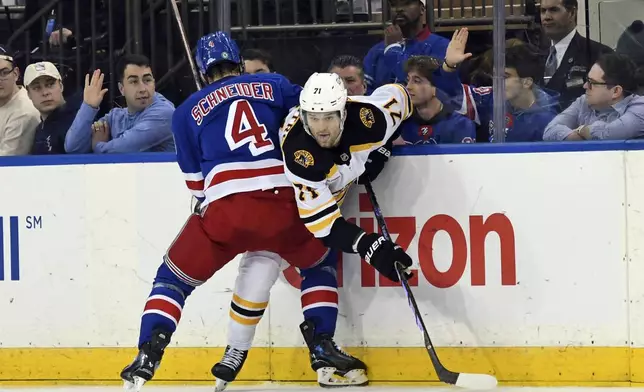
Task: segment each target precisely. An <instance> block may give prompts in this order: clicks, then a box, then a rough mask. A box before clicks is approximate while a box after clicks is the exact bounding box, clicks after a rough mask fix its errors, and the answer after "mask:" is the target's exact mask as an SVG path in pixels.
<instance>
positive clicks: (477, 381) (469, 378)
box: [364, 180, 498, 389]
mask: <svg viewBox="0 0 644 392" xmlns="http://www.w3.org/2000/svg"><path fill="white" fill-rule="evenodd" d="M364 187H365V189H366V190H367V194H368V195H369V200H370V201H371V205H372V206H373V213H374V215H375V216H376V220H377V221H378V225H379V226H380V230H381V231H382V235H383V236H384V237H385V238H386V239H387V240H389V241H391V236H390V235H389V230H387V222H385V218H384V217H383V216H382V211H381V210H380V205H378V201H377V200H376V194H375V193H374V191H373V187H372V186H371V182H369V180H367V181H366V182H365V184H364ZM404 270H405V267H404V266H403V265H402V264H400V263H397V264H396V272H397V273H398V276H399V277H400V281H401V282H402V286H403V288H404V289H405V294H406V295H407V301H408V302H409V307H410V308H411V309H412V310H413V311H414V316H416V325H418V328H420V330H421V331H422V332H423V338H424V339H425V348H426V349H427V354H429V358H430V359H431V360H432V365H434V369H435V370H436V374H437V375H438V379H439V380H440V381H442V382H444V383H446V384H452V385H456V386H457V387H461V388H468V389H490V388H494V387H496V385H497V383H498V382H497V380H496V378H495V377H494V376H491V375H489V374H477V373H457V372H453V371H451V370H449V369H447V368H446V367H445V366H443V364H442V363H441V361H440V359H438V354H436V349H434V345H433V344H432V341H431V339H430V338H429V334H428V333H427V328H426V327H425V323H424V322H423V319H422V317H421V314H420V311H419V310H418V305H417V304H416V299H415V298H414V294H413V293H412V291H411V288H410V287H409V282H408V281H407V277H406V275H405V271H404Z"/></svg>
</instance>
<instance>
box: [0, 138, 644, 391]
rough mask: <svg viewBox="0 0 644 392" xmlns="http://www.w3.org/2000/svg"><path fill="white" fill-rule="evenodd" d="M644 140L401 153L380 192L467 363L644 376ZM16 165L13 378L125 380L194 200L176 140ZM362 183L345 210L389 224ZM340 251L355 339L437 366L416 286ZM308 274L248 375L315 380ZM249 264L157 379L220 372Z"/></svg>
mask: <svg viewBox="0 0 644 392" xmlns="http://www.w3.org/2000/svg"><path fill="white" fill-rule="evenodd" d="M642 150H644V143H638V142H626V143H624V142H616V143H612V142H601V143H574V144H573V143H569V144H549V143H543V144H525V145H524V144H518V145H478V146H477V145H469V146H430V147H417V148H403V149H400V150H399V151H398V152H397V156H396V157H395V158H394V159H393V160H392V162H391V164H390V165H389V166H388V167H387V169H386V170H385V171H384V173H383V175H382V177H381V178H379V179H378V180H377V181H376V183H375V189H376V192H377V193H378V196H379V201H380V203H381V207H382V209H383V211H384V214H385V216H386V217H387V218H388V221H389V222H388V223H389V225H390V229H391V231H392V232H393V233H392V234H393V235H394V236H397V237H398V241H399V242H400V243H401V244H403V245H404V246H407V248H408V250H409V251H410V253H411V254H412V256H413V257H414V259H415V260H416V261H417V265H416V268H417V274H416V276H417V280H416V281H415V282H414V284H415V287H414V289H415V292H416V297H417V299H418V301H419V304H420V307H421V311H422V312H423V314H424V317H425V322H426V323H427V326H428V329H429V331H430V334H431V336H432V338H433V340H434V343H435V344H436V345H437V346H438V352H439V355H440V356H441V358H442V360H443V361H444V363H445V364H446V365H447V366H448V367H449V368H452V369H455V370H458V371H468V372H489V373H492V374H495V375H496V376H497V377H498V378H499V380H500V381H501V382H502V383H506V384H526V385H527V384H540V385H560V384H567V385H588V384H594V385H607V384H610V385H629V384H631V383H639V382H644V373H643V372H642V370H641V369H644V322H643V318H644V301H642V298H643V296H644V285H642V284H641V282H642V281H643V280H644V254H643V252H642V249H643V248H642V246H641V244H644V221H643V220H642V211H644V151H642ZM107 163H116V164H107ZM0 178H1V179H2V183H3V186H2V188H1V190H0V217H2V219H0V222H1V223H2V225H0V229H2V230H0V234H1V237H0V238H2V240H1V241H0V267H1V268H0V271H2V273H1V274H0V277H1V279H0V315H1V316H0V337H1V344H0V363H1V364H2V366H0V383H3V384H16V383H35V382H38V383H97V382H98V383H104V382H116V381H117V380H118V373H119V371H120V370H121V368H122V367H123V366H124V365H125V364H127V363H129V361H130V360H131V359H132V358H133V356H134V355H135V349H134V346H135V344H136V339H137V333H138V327H139V318H140V312H141V309H142V307H143V304H144V300H145V298H146V296H147V294H148V292H149V290H150V283H151V280H152V278H153V276H154V272H155V270H156V268H157V267H158V264H159V263H160V262H161V256H162V254H163V253H164V252H165V249H166V247H167V245H168V244H169V242H170V241H171V240H172V238H173V237H174V236H175V234H176V232H177V231H178V229H179V228H180V227H181V225H182V223H183V221H184V220H185V218H186V216H187V215H188V213H189V211H190V198H189V196H188V192H187V190H186V189H185V186H184V183H183V178H182V175H181V173H180V172H179V170H178V168H177V166H176V163H174V156H173V155H172V154H148V155H112V156H60V157H53V158H52V157H15V158H3V159H2V160H0ZM362 193H364V191H363V189H361V188H360V187H355V188H354V190H353V192H352V194H351V195H350V197H348V199H347V203H346V206H345V207H344V208H345V216H348V217H352V218H355V219H356V221H357V222H358V223H359V224H360V225H362V226H364V227H366V228H369V227H374V228H375V226H374V219H373V215H372V213H371V212H370V210H369V206H368V204H367V203H365V198H364V197H363V196H361V194H362ZM432 249H433V251H432ZM341 264H342V286H343V287H342V289H341V294H340V301H341V302H340V317H339V326H338V333H337V341H338V343H339V344H341V345H343V346H344V347H346V348H347V349H348V351H350V352H352V353H354V354H357V355H359V356H360V357H361V358H362V359H363V360H365V362H366V363H367V364H368V365H369V367H370V368H369V374H370V378H371V380H373V381H375V382H386V383H390V382H433V381H435V380H436V377H435V374H434V373H433V370H432V368H431V365H430V362H429V359H428V357H427V354H426V353H425V351H424V349H423V348H422V336H421V334H420V332H419V331H418V329H417V327H416V325H415V323H414V320H413V316H412V314H411V311H410V310H409V309H408V308H407V306H406V301H405V298H404V294H403V292H402V289H401V288H399V287H392V286H391V285H387V282H386V281H381V280H380V279H379V278H378V277H377V276H376V275H375V274H374V273H373V272H372V271H371V270H370V269H369V268H368V267H365V266H364V265H362V263H361V262H360V261H359V259H358V258H356V257H355V256H349V255H344V257H343V259H342V262H341ZM16 269H17V270H16ZM292 272H293V271H290V270H286V271H285V277H283V278H281V279H280V281H279V282H278V284H277V285H276V287H275V288H274V289H273V292H272V297H271V304H270V306H269V310H268V311H267V314H266V315H265V317H264V320H263V321H262V322H261V323H260V326H259V328H258V331H257V337H256V340H255V346H256V348H254V349H253V350H252V351H251V354H250V357H249V360H248V362H247V364H246V366H245V368H244V370H243V372H242V373H241V375H240V380H248V381H266V380H276V381H297V382H301V381H313V380H314V376H315V375H314V373H313V372H312V371H310V369H309V366H308V360H307V356H306V350H305V349H304V343H303V341H302V338H301V335H300V333H299V331H298V324H299V323H300V321H301V318H302V316H301V313H300V305H299V291H298V290H297V289H296V288H295V287H294V286H296V285H297V279H294V278H293V274H292ZM235 276H236V262H232V263H231V264H230V265H228V266H227V267H226V268H225V269H223V270H222V271H220V273H219V274H217V275H216V276H215V277H214V278H213V279H212V280H211V281H210V282H208V283H207V284H206V285H204V286H203V287H201V288H200V289H199V290H197V291H196V292H195V293H194V294H193V296H192V297H191V298H190V300H189V301H188V304H187V306H186V309H185V312H184V315H183V318H182V323H181V326H180V328H179V331H178V332H177V333H176V334H175V336H174V343H173V344H172V346H171V348H170V349H169V350H168V352H167V354H166V358H165V360H164V363H163V365H162V368H161V369H160V371H159V372H158V373H157V378H156V379H157V380H158V381H165V382H207V381H211V377H212V376H211V375H210V367H211V366H212V364H213V363H214V362H216V361H217V360H218V359H219V357H220V355H221V354H222V351H223V347H224V346H225V329H226V324H227V320H228V306H229V301H230V298H231V291H232V288H233V284H234V278H235ZM287 277H288V279H287Z"/></svg>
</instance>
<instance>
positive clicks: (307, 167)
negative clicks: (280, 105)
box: [280, 109, 333, 182]
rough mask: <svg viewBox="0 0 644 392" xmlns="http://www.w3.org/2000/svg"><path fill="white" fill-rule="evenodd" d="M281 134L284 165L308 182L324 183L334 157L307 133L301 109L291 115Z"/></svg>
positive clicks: (295, 110)
mask: <svg viewBox="0 0 644 392" xmlns="http://www.w3.org/2000/svg"><path fill="white" fill-rule="evenodd" d="M280 134H281V137H282V153H283V155H284V163H285V164H286V167H287V168H288V170H289V171H290V172H291V173H293V174H294V175H295V176H297V177H300V178H302V179H304V180H307V181H312V182H320V181H323V180H324V179H325V178H326V175H327V173H329V172H330V171H331V168H332V167H333V157H332V155H331V154H330V152H328V151H326V150H325V149H323V148H322V147H320V146H319V145H318V143H317V142H316V141H315V139H314V138H313V137H311V136H310V135H309V134H308V133H306V131H305V130H304V125H303V124H302V120H301V119H300V116H299V109H294V110H293V111H291V113H289V115H288V117H287V118H286V120H285V123H284V126H283V127H282V130H281V132H280Z"/></svg>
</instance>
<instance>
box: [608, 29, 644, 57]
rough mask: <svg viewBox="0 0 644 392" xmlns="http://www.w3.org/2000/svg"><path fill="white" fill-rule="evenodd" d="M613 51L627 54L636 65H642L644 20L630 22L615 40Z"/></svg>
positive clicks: (643, 55)
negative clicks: (615, 45) (615, 44)
mask: <svg viewBox="0 0 644 392" xmlns="http://www.w3.org/2000/svg"><path fill="white" fill-rule="evenodd" d="M615 51H616V52H617V53H621V54H625V55H627V56H629V57H630V58H631V60H633V61H634V62H635V64H636V65H637V66H638V67H641V66H644V22H642V21H641V20H636V21H634V22H633V23H631V25H630V26H628V28H627V29H626V31H624V32H623V33H622V35H621V36H620V37H619V40H617V48H615Z"/></svg>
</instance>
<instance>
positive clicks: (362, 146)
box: [349, 142, 383, 153]
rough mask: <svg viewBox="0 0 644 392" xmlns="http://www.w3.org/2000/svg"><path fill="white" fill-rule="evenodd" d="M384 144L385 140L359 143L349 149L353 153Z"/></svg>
mask: <svg viewBox="0 0 644 392" xmlns="http://www.w3.org/2000/svg"><path fill="white" fill-rule="evenodd" d="M382 144H383V142H378V143H365V144H358V145H356V146H351V147H349V151H351V152H352V153H354V152H359V151H365V150H369V149H372V148H374V147H378V146H380V145H382Z"/></svg>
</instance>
